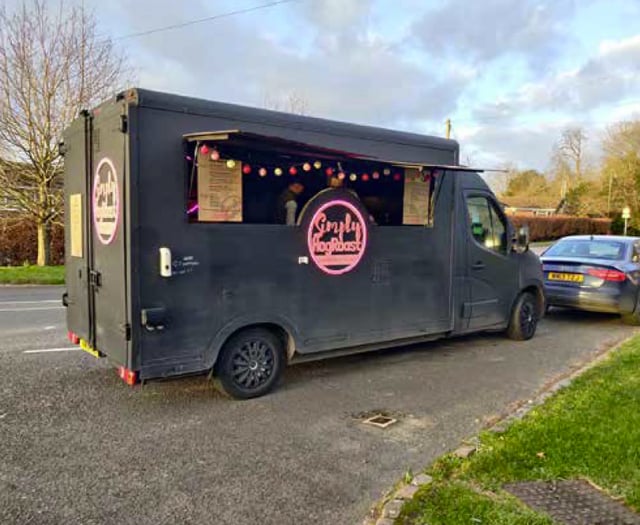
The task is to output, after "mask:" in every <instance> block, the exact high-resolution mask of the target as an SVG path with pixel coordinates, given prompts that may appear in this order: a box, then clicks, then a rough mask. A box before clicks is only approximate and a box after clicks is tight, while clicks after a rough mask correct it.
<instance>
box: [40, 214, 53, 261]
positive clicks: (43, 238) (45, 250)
mask: <svg viewBox="0 0 640 525" xmlns="http://www.w3.org/2000/svg"><path fill="white" fill-rule="evenodd" d="M37 227H38V266H47V265H48V264H49V263H50V262H51V257H50V250H49V228H48V225H47V224H45V223H44V222H42V221H38V223H37Z"/></svg>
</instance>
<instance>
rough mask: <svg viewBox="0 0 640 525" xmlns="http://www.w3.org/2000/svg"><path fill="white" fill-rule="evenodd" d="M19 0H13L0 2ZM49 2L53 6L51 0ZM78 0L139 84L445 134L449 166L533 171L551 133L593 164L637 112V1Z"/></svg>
mask: <svg viewBox="0 0 640 525" xmlns="http://www.w3.org/2000/svg"><path fill="white" fill-rule="evenodd" d="M0 1H5V2H8V3H9V7H11V5H12V4H14V5H16V4H18V1H19V0H0ZM51 1H52V0H51ZM81 1H84V5H85V7H86V8H89V9H92V10H93V11H94V14H95V17H96V19H97V21H98V28H99V32H100V33H101V34H102V35H104V36H105V37H111V38H113V39H115V43H116V45H117V46H118V47H119V48H120V49H121V50H123V51H124V52H125V53H126V54H127V56H128V62H129V65H130V66H131V69H132V73H133V78H134V79H135V84H136V85H137V86H139V87H144V88H148V89H156V90H160V91H167V92H173V93H179V94H185V95H190V96H197V97H203V98H207V99H214V100H221V101H225V102H234V103H239V104H245V105H251V106H259V107H264V106H265V105H271V106H273V105H276V104H280V105H281V106H282V105H283V104H285V101H286V100H287V99H288V98H289V97H290V96H292V95H293V96H295V97H297V98H298V99H302V100H304V102H305V108H306V112H307V114H310V115H313V116H318V117H325V118H331V119H338V120H343V121H350V122H357V123H362V124H371V125H376V126H383V127H389V128H394V129H401V130H406V131H413V132H418V133H424V134H429V135H438V136H444V134H445V121H446V119H451V122H452V137H453V138H455V139H456V140H458V141H459V143H460V148H461V161H462V162H463V163H466V164H471V165H473V166H476V167H480V168H501V167H504V166H505V165H507V164H510V165H515V166H517V167H519V168H521V169H529V168H534V169H539V170H544V169H546V168H547V167H548V165H549V159H550V156H551V150H552V147H553V145H554V143H555V142H556V141H557V140H558V138H559V136H560V134H561V132H562V130H563V129H565V128H566V127H569V126H581V127H583V129H584V131H585V132H586V135H587V138H588V153H589V155H590V156H591V157H592V158H593V159H596V158H597V156H598V145H599V141H600V139H601V137H602V134H603V133H604V131H605V130H606V128H607V126H609V125H611V124H613V123H615V122H617V121H620V120H624V119H631V118H640V0H478V1H473V0H289V1H285V2H283V3H279V4H278V5H272V6H270V7H264V8H260V9H257V10H255V11H251V12H245V13H240V14H236V15H232V16H226V17H222V18H218V19H215V20H210V21H206V22H201V23H195V24H191V25H188V26H186V27H182V28H175V29H167V30H162V31H158V32H154V33H151V34H146V35H138V36H131V35H133V34H136V33H140V32H145V31H148V30H153V29H156V28H163V27H166V26H168V25H172V24H179V23H183V22H185V23H186V22H189V21H193V20H198V19H202V18H206V17H212V16H215V15H220V14H224V13H229V12H231V11H237V10H242V9H247V8H252V7H257V6H260V5H264V4H268V3H273V2H274V0H208V1H207V0H190V1H189V2H176V1H175V0H153V1H151V0H136V1H135V2H132V1H131V0H110V1H109V2H104V1H103V0H65V3H66V4H67V5H71V4H74V3H79V2H81Z"/></svg>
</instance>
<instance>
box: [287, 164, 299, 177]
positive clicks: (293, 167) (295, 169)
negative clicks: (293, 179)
mask: <svg viewBox="0 0 640 525" xmlns="http://www.w3.org/2000/svg"><path fill="white" fill-rule="evenodd" d="M296 173H298V168H296V167H295V166H291V167H290V168H289V175H295V174H296Z"/></svg>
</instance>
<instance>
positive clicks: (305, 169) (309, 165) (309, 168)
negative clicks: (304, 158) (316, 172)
mask: <svg viewBox="0 0 640 525" xmlns="http://www.w3.org/2000/svg"><path fill="white" fill-rule="evenodd" d="M302 170H303V171H311V164H309V163H308V162H305V163H304V164H303V165H302Z"/></svg>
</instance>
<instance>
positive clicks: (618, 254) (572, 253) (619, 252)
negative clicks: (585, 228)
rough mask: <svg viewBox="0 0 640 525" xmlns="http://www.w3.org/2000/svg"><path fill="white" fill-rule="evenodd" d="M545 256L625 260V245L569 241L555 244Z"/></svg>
mask: <svg viewBox="0 0 640 525" xmlns="http://www.w3.org/2000/svg"><path fill="white" fill-rule="evenodd" d="M544 255H549V256H552V257H590V258H593V259H609V260H611V261H619V260H622V259H624V255H625V244H624V243H622V242H617V241H604V240H589V239H580V240H578V239H567V240H564V241H560V242H558V243H557V244H554V245H553V246H552V247H551V248H549V249H548V250H547V251H546V252H545V253H544Z"/></svg>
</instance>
